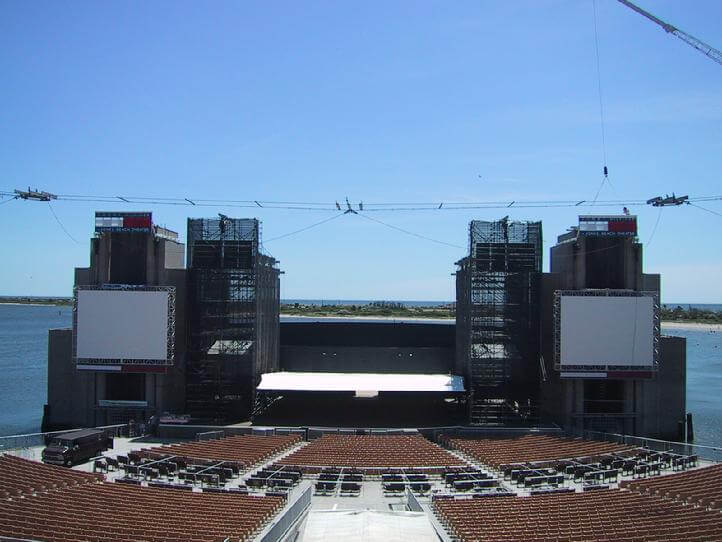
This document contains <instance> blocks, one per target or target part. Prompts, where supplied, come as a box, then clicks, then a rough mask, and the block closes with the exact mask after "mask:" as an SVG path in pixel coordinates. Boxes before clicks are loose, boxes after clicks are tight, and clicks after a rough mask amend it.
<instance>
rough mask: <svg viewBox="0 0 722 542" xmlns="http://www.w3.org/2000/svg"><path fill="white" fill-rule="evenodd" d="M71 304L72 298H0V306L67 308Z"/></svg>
mask: <svg viewBox="0 0 722 542" xmlns="http://www.w3.org/2000/svg"><path fill="white" fill-rule="evenodd" d="M72 304H73V298H72V297H41V296H38V297H23V296H5V297H0V305H31V306H35V307H67V306H70V305H72Z"/></svg>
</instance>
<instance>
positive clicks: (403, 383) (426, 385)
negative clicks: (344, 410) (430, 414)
mask: <svg viewBox="0 0 722 542" xmlns="http://www.w3.org/2000/svg"><path fill="white" fill-rule="evenodd" d="M257 389H258V390H261V391H264V390H277V391H352V392H359V391H362V392H369V391H374V392H380V391H441V392H463V391H464V378H463V377H461V376H457V375H446V374H386V373H301V372H279V373H266V374H264V375H262V376H261V383H260V384H259V385H258V388H257Z"/></svg>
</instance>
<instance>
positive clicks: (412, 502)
mask: <svg viewBox="0 0 722 542" xmlns="http://www.w3.org/2000/svg"><path fill="white" fill-rule="evenodd" d="M406 506H408V507H409V510H411V511H412V512H423V511H424V509H423V508H421V505H420V504H419V500H418V499H417V498H416V495H414V493H413V492H412V491H411V488H409V487H408V486H406Z"/></svg>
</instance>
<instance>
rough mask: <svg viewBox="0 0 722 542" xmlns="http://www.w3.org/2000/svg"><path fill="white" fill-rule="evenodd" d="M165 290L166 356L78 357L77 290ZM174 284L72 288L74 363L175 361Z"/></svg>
mask: <svg viewBox="0 0 722 542" xmlns="http://www.w3.org/2000/svg"><path fill="white" fill-rule="evenodd" d="M79 291H106V292H165V293H167V294H168V296H167V298H168V321H167V323H166V356H165V358H163V359H126V358H95V357H93V358H85V357H80V358H79V357H78V292H79ZM175 308H176V288H175V286H135V285H125V284H122V285H121V284H118V285H115V284H114V285H102V286H92V285H81V286H75V287H74V288H73V361H74V362H75V364H76V365H116V366H117V365H137V366H144V365H145V366H148V365H153V366H159V365H160V366H171V365H173V364H174V362H175Z"/></svg>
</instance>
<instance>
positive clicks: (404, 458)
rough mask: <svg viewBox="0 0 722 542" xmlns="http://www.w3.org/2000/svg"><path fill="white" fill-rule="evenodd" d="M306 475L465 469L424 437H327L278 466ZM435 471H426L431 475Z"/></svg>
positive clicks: (305, 447) (280, 462) (316, 441)
mask: <svg viewBox="0 0 722 542" xmlns="http://www.w3.org/2000/svg"><path fill="white" fill-rule="evenodd" d="M278 463H279V464H282V465H296V466H299V467H300V468H302V469H303V470H304V472H318V471H319V470H320V468H321V467H326V466H328V467H354V468H357V469H360V470H362V471H365V472H370V471H372V470H377V469H380V468H389V467H426V468H432V467H435V468H437V470H439V471H440V472H441V471H443V468H444V467H445V466H451V465H462V464H463V461H461V460H460V459H458V458H456V457H454V456H453V455H451V454H450V453H449V452H447V451H446V450H444V449H443V448H440V447H439V446H437V445H436V444H434V443H432V442H430V441H429V440H427V439H425V438H424V437H422V436H421V435H335V434H331V435H323V436H322V437H320V438H318V439H316V440H314V441H312V442H311V443H309V444H308V445H307V446H304V447H302V448H299V449H298V450H296V451H295V452H293V453H292V454H290V455H289V456H287V457H284V458H283V459H282V460H280V461H279V462H278ZM431 470H433V468H432V469H429V470H425V472H430V471H431Z"/></svg>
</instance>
